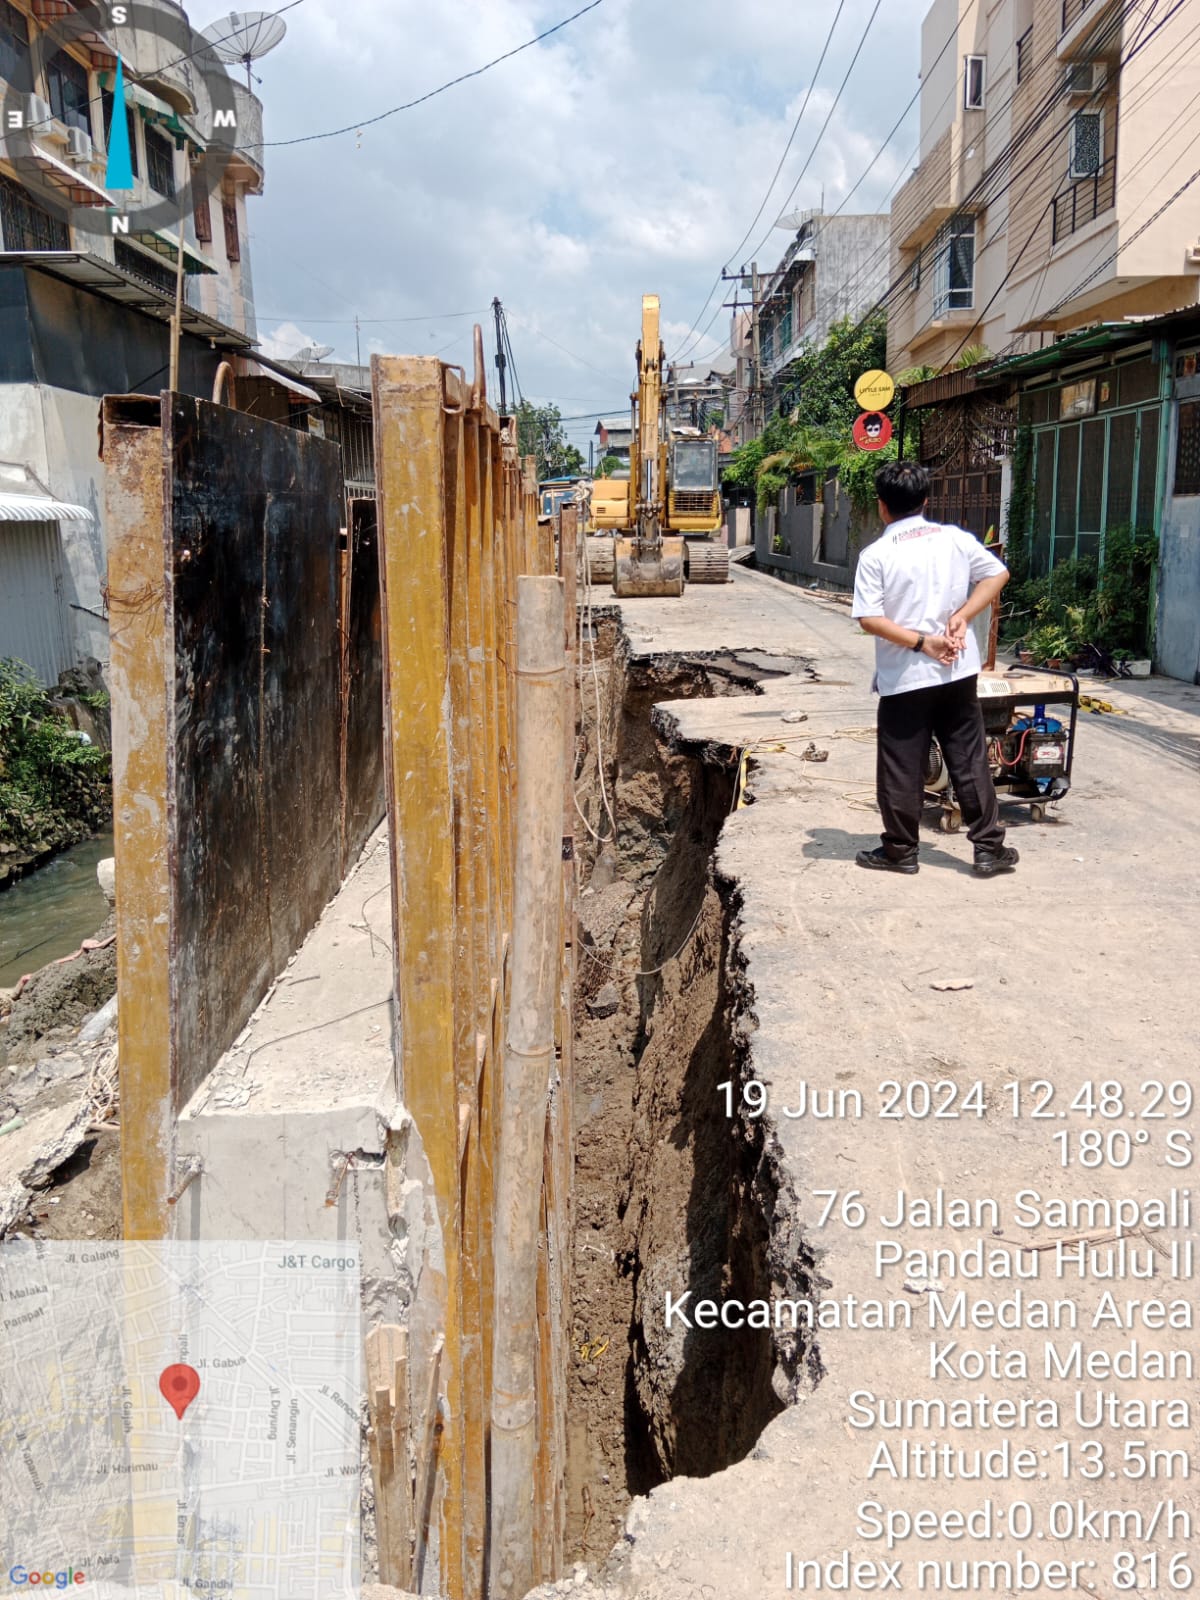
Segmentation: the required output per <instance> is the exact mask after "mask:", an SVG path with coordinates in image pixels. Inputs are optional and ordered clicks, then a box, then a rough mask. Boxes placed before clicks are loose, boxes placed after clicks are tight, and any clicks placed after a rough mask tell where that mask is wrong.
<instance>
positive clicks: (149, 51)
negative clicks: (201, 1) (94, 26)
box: [111, 0, 203, 117]
mask: <svg viewBox="0 0 1200 1600" xmlns="http://www.w3.org/2000/svg"><path fill="white" fill-rule="evenodd" d="M137 13H138V20H139V21H140V20H142V19H143V18H144V17H145V16H146V15H148V14H156V16H157V17H159V18H161V19H162V20H161V26H162V29H163V33H162V36H161V37H160V36H159V35H158V34H157V33H154V34H152V33H150V32H148V31H147V29H146V28H145V27H137V26H136V25H134V24H133V23H124V24H120V25H114V26H113V28H112V29H111V37H112V39H113V40H114V41H115V42H116V45H117V47H118V49H119V50H120V52H121V55H122V57H123V59H124V62H125V69H126V76H127V77H132V78H135V79H137V80H138V81H139V82H141V83H143V84H144V85H145V86H146V87H147V88H148V89H150V90H152V91H153V93H155V94H156V95H158V96H160V97H161V98H162V99H163V100H165V101H167V102H168V104H169V105H170V106H171V107H172V109H173V110H175V111H177V112H178V113H179V114H180V115H181V116H185V117H192V116H194V115H195V114H196V111H197V110H198V108H199V102H200V96H201V83H202V81H203V80H202V78H201V74H200V71H199V68H198V67H197V65H196V64H195V63H194V62H193V61H192V60H190V59H189V58H187V57H186V55H185V49H181V48H180V46H179V45H178V44H176V43H175V42H174V41H173V39H172V37H171V35H172V34H173V33H178V35H179V38H180V40H181V41H182V40H185V39H186V38H187V17H186V14H185V12H184V9H183V7H182V6H180V5H176V4H175V0H140V3H139V5H138V7H137Z"/></svg>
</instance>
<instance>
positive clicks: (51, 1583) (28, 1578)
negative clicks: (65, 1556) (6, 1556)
mask: <svg viewBox="0 0 1200 1600" xmlns="http://www.w3.org/2000/svg"><path fill="white" fill-rule="evenodd" d="M8 1581H9V1582H10V1583H15V1584H22V1583H27V1584H28V1585H29V1587H30V1588H31V1589H32V1588H35V1587H38V1586H40V1587H42V1588H44V1589H69V1588H70V1587H71V1585H72V1584H74V1583H86V1582H87V1579H86V1577H85V1576H84V1575H83V1573H82V1572H79V1571H78V1570H77V1569H76V1568H75V1567H68V1568H67V1570H66V1571H65V1572H29V1571H28V1570H27V1569H26V1568H25V1567H12V1568H11V1569H10V1570H9V1574H8Z"/></svg>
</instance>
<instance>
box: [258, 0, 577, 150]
mask: <svg viewBox="0 0 1200 1600" xmlns="http://www.w3.org/2000/svg"><path fill="white" fill-rule="evenodd" d="M294 3H295V4H297V5H298V4H299V3H300V0H294ZM603 4H604V0H590V3H589V4H588V5H586V6H582V7H581V8H580V9H579V10H578V11H575V12H573V13H572V14H571V15H570V16H569V17H564V18H563V20H562V21H561V22H556V23H555V24H554V26H553V27H552V28H546V29H545V30H544V31H543V32H542V33H539V34H537V35H535V37H534V38H532V39H526V41H525V43H524V44H519V45H517V46H516V48H515V49H512V50H506V51H505V52H504V54H503V55H502V56H495V57H493V59H492V60H491V61H485V62H484V64H483V66H481V67H475V68H474V69H473V70H472V71H471V72H463V73H460V74H459V76H458V77H457V78H451V79H450V81H449V82H448V83H443V84H439V86H438V87H437V88H436V89H430V90H429V92H428V93H427V94H422V95H418V96H417V98H416V99H415V100H406V101H405V102H404V104H403V105H399V106H392V107H391V109H390V110H388V111H381V112H379V114H378V115H377V116H374V117H367V118H366V119H365V121H362V122H348V123H347V124H346V126H345V127H343V128H330V129H328V130H327V131H326V132H324V133H305V134H301V135H300V136H299V137H297V138H295V139H265V140H263V141H262V142H261V143H259V144H247V145H242V146H241V149H243V150H281V149H284V148H286V147H287V146H289V145H295V144H313V143H315V142H316V141H317V140H318V139H337V138H340V137H341V135H342V134H344V133H360V132H361V131H362V129H363V128H373V127H374V126H375V125H376V123H379V122H386V121H387V119H388V118H389V117H395V116H398V115H399V113H400V112H401V111H412V110H413V109H414V107H416V106H423V105H424V104H425V103H426V101H429V100H433V99H435V98H436V97H437V96H438V95H439V94H445V92H446V90H447V89H454V88H456V87H457V86H458V85H459V84H460V83H467V82H469V81H470V80H471V79H472V78H480V77H482V76H483V74H484V73H485V72H490V71H491V70H492V68H493V67H498V66H499V65H500V64H501V62H503V61H511V60H512V58H513V56H519V55H520V54H521V52H522V51H523V50H531V49H532V48H533V46H534V45H535V44H541V42H542V40H543V39H549V38H550V36H551V35H552V34H555V33H560V32H561V31H562V29H563V28H566V27H569V26H570V24H571V23H572V22H578V20H579V18H580V17H583V16H586V15H587V13H588V12H589V11H595V9H596V7H597V6H601V5H603Z"/></svg>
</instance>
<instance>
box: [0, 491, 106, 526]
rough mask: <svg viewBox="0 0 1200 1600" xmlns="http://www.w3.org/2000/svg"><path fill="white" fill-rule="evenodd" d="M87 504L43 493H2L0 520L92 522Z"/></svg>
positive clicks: (0, 496)
mask: <svg viewBox="0 0 1200 1600" xmlns="http://www.w3.org/2000/svg"><path fill="white" fill-rule="evenodd" d="M91 520H92V513H91V512H90V511H89V510H88V508H87V507H86V506H73V505H70V504H69V503H68V502H67V501H65V500H48V499H46V498H45V497H44V496H42V495H32V494H0V522H91Z"/></svg>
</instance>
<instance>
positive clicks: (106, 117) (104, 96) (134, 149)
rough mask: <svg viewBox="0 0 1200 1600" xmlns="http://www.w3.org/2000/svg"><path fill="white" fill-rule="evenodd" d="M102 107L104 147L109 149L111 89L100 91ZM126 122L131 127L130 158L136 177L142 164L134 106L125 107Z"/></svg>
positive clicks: (111, 116) (111, 117) (111, 112)
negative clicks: (140, 161)
mask: <svg viewBox="0 0 1200 1600" xmlns="http://www.w3.org/2000/svg"><path fill="white" fill-rule="evenodd" d="M100 109H101V116H102V118H103V121H104V148H105V149H106V150H107V149H108V148H109V144H110V141H111V138H112V119H113V92H112V90H111V89H101V91H100ZM125 122H126V125H127V126H128V128H129V155H130V159H131V160H132V162H133V175H134V177H135V178H136V177H137V176H138V175H139V173H140V172H141V166H140V165H139V162H138V146H137V124H138V119H137V117H136V116H135V115H134V112H133V107H132V106H126V107H125Z"/></svg>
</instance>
